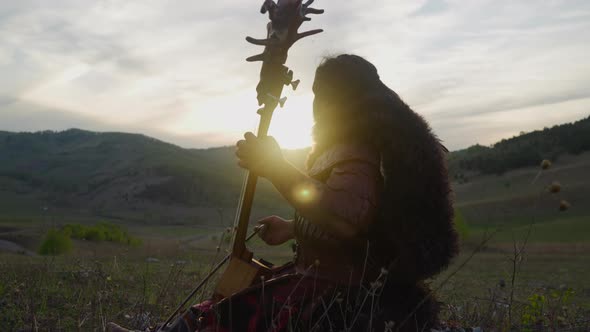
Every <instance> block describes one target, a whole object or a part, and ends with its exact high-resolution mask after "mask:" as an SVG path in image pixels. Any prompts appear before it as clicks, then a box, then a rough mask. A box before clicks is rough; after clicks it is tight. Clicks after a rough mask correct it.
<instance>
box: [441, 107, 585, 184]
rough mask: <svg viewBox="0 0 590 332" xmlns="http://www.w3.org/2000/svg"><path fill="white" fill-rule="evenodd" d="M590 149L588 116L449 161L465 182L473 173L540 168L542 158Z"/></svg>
mask: <svg viewBox="0 0 590 332" xmlns="http://www.w3.org/2000/svg"><path fill="white" fill-rule="evenodd" d="M589 150H590V117H587V118H585V119H583V120H580V121H577V122H574V123H568V124H563V125H558V126H554V127H552V128H544V129H543V130H537V131H533V132H530V133H523V134H521V135H519V136H517V137H512V138H509V139H503V140H501V141H500V142H498V143H496V144H494V145H492V146H490V147H487V146H482V145H474V146H472V147H470V148H467V149H464V150H460V151H455V152H453V153H452V154H451V157H450V159H449V167H450V171H451V174H452V175H453V176H454V178H455V179H456V180H458V181H465V180H468V178H469V177H470V176H472V175H474V174H475V175H478V174H502V173H505V172H507V171H510V170H513V169H517V168H521V167H529V166H536V165H539V163H540V162H541V160H543V159H549V160H552V161H556V160H558V159H559V158H560V157H561V156H564V155H568V154H570V155H571V154H573V155H577V154H580V153H582V152H584V151H589Z"/></svg>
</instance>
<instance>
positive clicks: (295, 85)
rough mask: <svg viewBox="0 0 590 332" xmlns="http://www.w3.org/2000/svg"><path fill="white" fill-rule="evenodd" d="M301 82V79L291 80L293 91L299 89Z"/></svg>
mask: <svg viewBox="0 0 590 332" xmlns="http://www.w3.org/2000/svg"><path fill="white" fill-rule="evenodd" d="M299 83H301V81H300V80H295V81H293V82H291V87H292V88H293V91H295V90H297V87H298V86H299Z"/></svg>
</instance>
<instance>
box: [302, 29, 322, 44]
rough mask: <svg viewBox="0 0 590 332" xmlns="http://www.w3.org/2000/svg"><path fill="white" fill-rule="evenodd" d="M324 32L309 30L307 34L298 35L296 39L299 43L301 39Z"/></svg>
mask: <svg viewBox="0 0 590 332" xmlns="http://www.w3.org/2000/svg"><path fill="white" fill-rule="evenodd" d="M321 32H324V30H323V29H315V30H309V31H306V32H302V33H298V34H297V36H296V37H295V41H298V40H299V39H301V38H305V37H309V36H312V35H315V34H318V33H321Z"/></svg>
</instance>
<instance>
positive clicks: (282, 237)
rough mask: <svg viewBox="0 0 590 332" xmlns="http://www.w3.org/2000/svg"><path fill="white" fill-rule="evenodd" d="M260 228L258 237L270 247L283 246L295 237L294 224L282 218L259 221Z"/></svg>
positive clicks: (273, 217) (274, 217)
mask: <svg viewBox="0 0 590 332" xmlns="http://www.w3.org/2000/svg"><path fill="white" fill-rule="evenodd" d="M258 226H259V227H261V229H260V230H259V231H258V236H259V237H260V238H261V239H262V241H264V242H265V243H266V244H268V245H270V246H277V245H279V244H283V243H285V242H287V241H289V240H291V239H293V238H294V236H295V234H294V232H293V222H292V221H290V220H285V219H283V218H281V217H277V216H270V217H266V218H263V219H261V220H259V221H258Z"/></svg>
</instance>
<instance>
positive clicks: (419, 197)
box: [307, 54, 458, 282]
mask: <svg viewBox="0 0 590 332" xmlns="http://www.w3.org/2000/svg"><path fill="white" fill-rule="evenodd" d="M313 88H314V93H315V100H314V120H315V125H314V129H313V135H314V141H315V143H314V147H313V149H312V151H311V152H310V154H309V156H308V163H307V164H308V166H310V165H311V164H313V162H314V160H315V159H316V158H317V157H318V156H319V155H321V154H322V152H324V151H325V150H326V149H328V148H330V147H331V146H332V145H334V144H336V143H343V142H354V143H361V144H366V145H369V146H370V147H371V148H374V149H376V151H379V153H380V157H381V173H382V176H383V183H384V186H383V191H382V193H381V197H380V202H381V203H380V206H379V213H378V218H377V220H375V222H374V223H373V224H372V225H371V226H370V227H369V240H370V248H371V255H370V256H371V258H372V260H373V261H374V262H375V264H379V265H380V266H387V267H388V268H389V270H390V273H391V274H390V275H393V276H395V278H397V279H398V281H403V282H416V281H418V280H424V279H426V278H429V277H432V276H433V275H435V274H437V273H439V272H440V271H441V270H443V269H444V268H445V267H447V266H448V264H449V263H450V261H451V259H452V258H453V257H454V256H455V255H456V254H457V253H458V237H457V233H456V231H455V229H454V226H453V206H452V205H453V204H452V198H451V197H452V195H451V188H450V183H449V178H448V172H447V165H446V153H447V152H448V151H447V150H446V149H445V148H444V147H443V146H442V145H441V143H440V141H439V139H438V138H437V137H436V136H435V135H434V134H433V132H432V130H431V129H430V126H429V125H428V124H427V122H426V121H425V120H424V119H423V118H422V117H421V116H420V115H418V114H417V113H415V112H414V111H412V109H411V108H410V107H409V106H408V105H407V104H406V103H404V101H403V100H402V99H401V98H400V97H399V96H398V95H397V94H396V93H395V92H394V91H393V90H391V89H389V88H388V87H387V86H386V85H385V84H384V83H383V82H382V81H381V79H380V77H379V74H378V72H377V69H376V68H375V66H374V65H373V64H371V63H370V62H368V61H367V60H365V59H363V58H362V57H359V56H356V55H349V54H343V55H339V56H336V57H329V58H326V59H324V61H323V62H322V63H321V64H320V66H319V67H318V68H317V71H316V79H315V82H314V87H313Z"/></svg>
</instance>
